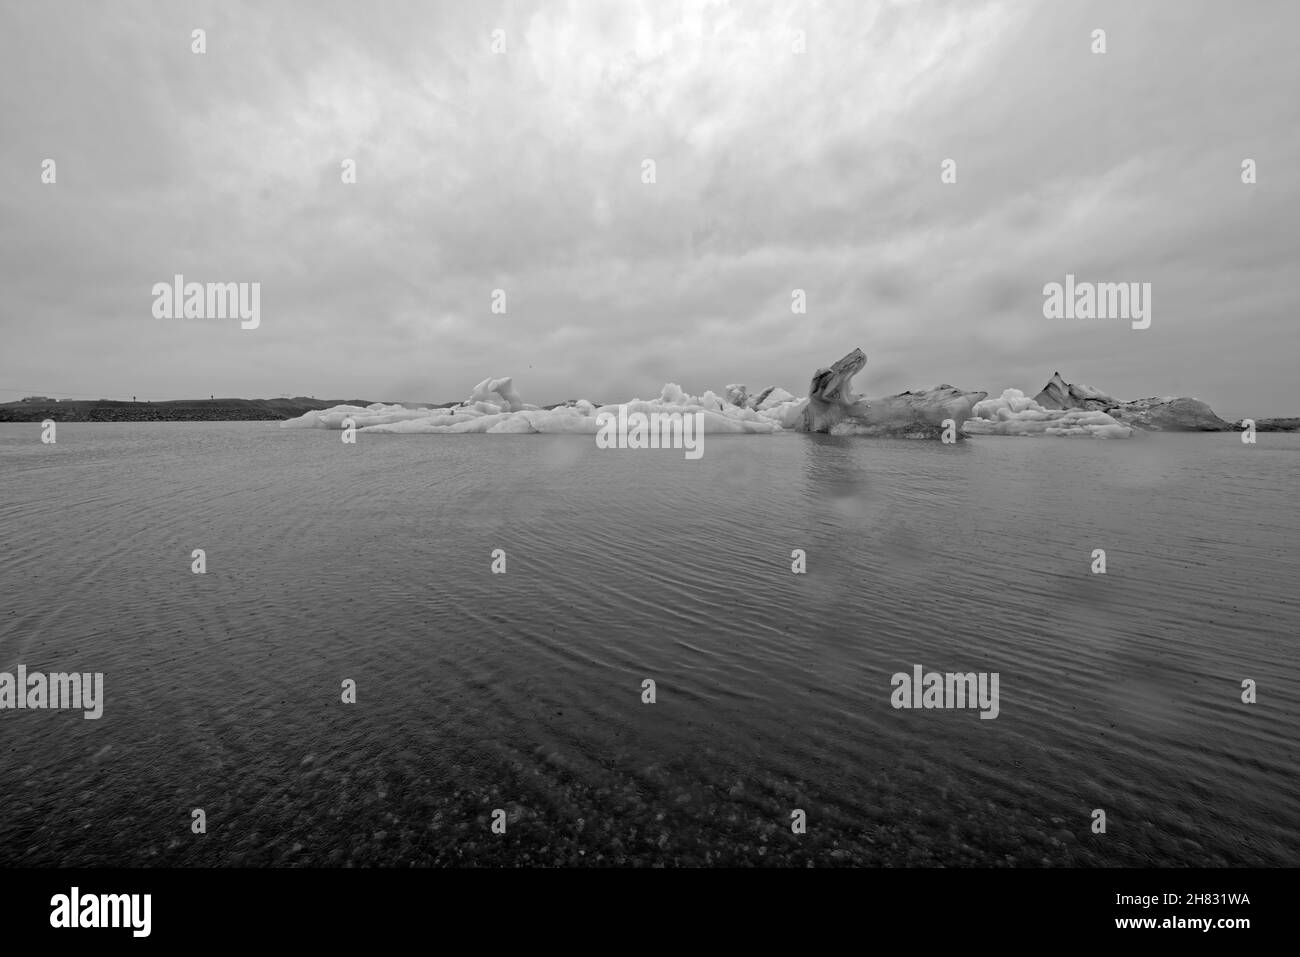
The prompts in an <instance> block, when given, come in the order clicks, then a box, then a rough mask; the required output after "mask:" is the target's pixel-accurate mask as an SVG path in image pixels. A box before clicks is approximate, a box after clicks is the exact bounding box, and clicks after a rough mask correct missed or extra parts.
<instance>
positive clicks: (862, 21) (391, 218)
mask: <svg viewBox="0 0 1300 957" xmlns="http://www.w3.org/2000/svg"><path fill="white" fill-rule="evenodd" d="M0 20H2V21H3V24H4V26H3V29H0V282H2V283H3V289H4V296H3V299H2V300H0V343H3V345H2V346H0V389H4V390H6V391H4V392H0V401H12V400H13V399H16V398H19V397H21V395H23V394H29V393H32V392H35V393H41V394H48V395H56V396H61V395H67V396H68V397H79V396H83V397H89V398H97V397H100V396H106V397H128V398H129V397H130V396H131V395H137V396H139V397H140V398H152V399H163V398H179V397H192V396H207V395H209V394H216V395H225V396H232V395H240V396H250V397H252V396H275V395H280V394H288V395H300V394H301V395H315V396H318V397H330V398H350V397H361V398H366V399H374V400H384V399H396V400H409V401H446V400H451V399H458V398H463V397H464V396H465V395H467V394H468V392H469V390H470V388H471V387H472V386H473V385H474V383H475V382H477V381H479V380H480V379H482V378H485V377H487V376H500V375H511V376H514V378H515V382H516V386H517V388H518V389H519V391H520V393H521V394H522V395H523V397H524V398H525V400H527V401H532V402H539V403H541V402H552V401H558V400H560V399H564V398H569V397H587V398H592V399H596V400H600V401H610V402H613V401H620V400H623V399H628V398H631V397H633V396H640V397H646V396H649V395H652V394H657V393H658V391H659V389H660V387H661V386H662V385H663V383H665V382H668V381H672V382H677V383H679V384H680V385H682V386H683V387H684V388H686V389H687V390H688V391H691V392H697V393H698V392H702V391H703V390H704V389H707V388H713V389H715V390H717V391H721V388H722V386H724V385H725V384H727V383H731V382H746V383H748V384H750V385H751V387H754V388H761V387H763V386H766V385H771V384H778V385H782V386H784V387H785V388H787V389H789V390H791V391H793V392H795V393H797V394H800V395H802V394H804V393H805V391H806V389H807V384H808V379H809V377H810V376H811V374H812V372H813V371H814V370H815V369H816V368H817V367H818V366H824V365H828V364H829V363H830V362H831V361H833V360H835V359H837V358H839V357H840V356H841V355H843V354H844V353H846V352H848V351H849V350H851V349H852V348H854V347H861V348H862V349H863V350H864V351H865V352H866V353H867V356H868V364H867V367H866V370H865V372H864V373H863V374H861V375H860V376H859V377H858V378H857V380H856V383H855V384H856V387H857V388H858V389H859V390H860V391H862V392H865V393H866V394H867V395H883V394H887V393H893V392H898V391H901V390H903V389H909V388H921V387H928V386H932V385H935V384H937V383H939V382H948V383H952V384H954V385H957V386H960V387H963V388H969V389H985V390H989V391H992V392H999V391H1001V389H1003V388H1005V387H1007V386H1015V387H1018V388H1022V389H1025V390H1026V391H1029V392H1030V393H1031V394H1032V393H1033V392H1034V391H1036V390H1037V389H1038V388H1040V387H1041V386H1042V385H1043V383H1044V382H1045V381H1046V380H1047V378H1048V377H1049V376H1050V375H1051V374H1052V373H1053V372H1054V371H1057V370H1059V371H1060V372H1061V374H1062V375H1063V376H1064V377H1065V378H1066V379H1067V380H1069V381H1072V382H1080V383H1087V384H1090V385H1093V386H1096V387H1098V388H1101V389H1103V390H1105V391H1107V392H1110V393H1112V394H1114V395H1116V396H1118V397H1121V398H1137V397H1141V396H1147V395H1192V396H1197V397H1199V398H1202V399H1204V400H1206V401H1207V402H1209V403H1210V404H1211V405H1212V406H1213V407H1214V408H1215V410H1216V411H1217V412H1219V413H1220V414H1221V415H1223V416H1225V417H1228V418H1238V417H1241V416H1247V415H1297V414H1300V402H1297V400H1296V399H1295V398H1294V392H1295V390H1294V386H1293V384H1292V380H1291V378H1290V376H1291V374H1292V372H1293V368H1294V364H1295V356H1296V354H1297V349H1296V344H1297V342H1300V335H1298V334H1297V331H1296V328H1295V322H1296V308H1295V306H1296V295H1295V291H1294V290H1295V287H1294V284H1293V281H1292V279H1291V274H1292V273H1293V272H1294V271H1295V263H1296V261H1297V259H1298V258H1300V256H1298V255H1297V254H1298V253H1300V229H1297V225H1296V224H1297V211H1298V210H1300V204H1298V202H1297V201H1298V199H1300V191H1298V190H1297V182H1296V170H1297V164H1298V163H1300V156H1298V155H1297V145H1298V142H1300V107H1298V105H1297V100H1298V99H1300V98H1298V97H1297V96H1296V70H1297V68H1296V54H1295V37H1296V35H1297V29H1298V28H1300V8H1298V7H1295V6H1294V5H1293V4H1289V3H1282V2H1234V3H1228V2H1174V0H1153V2H1149V3H1136V4H1135V3H1130V2H1119V3H1097V2H1059V3H1058V2H1053V3H1034V2H1027V0H1016V2H984V0H960V2H956V0H954V2H906V3H897V2H879V3H875V2H865V0H858V2H844V3H780V2H775V3H769V2H762V0H754V2H744V3H739V2H736V3H726V2H698V3H695V2H691V3H679V2H672V0H641V2H635V0H604V2H570V3H563V2H543V0H539V2H528V3H525V2H504V3H501V2H483V3H474V2H464V3H435V2H420V3H405V2H394V0H374V2H373V3H367V4H360V3H338V4H324V3H305V2H304V3H297V2H275V3H262V4H235V3H202V4H192V3H185V2H167V3H162V2H158V3H152V2H150V3H114V4H112V5H111V6H109V5H103V4H89V3H84V4H83V3H61V2H60V3H38V2H28V0H0ZM199 27H201V28H203V29H204V30H205V31H206V34H207V36H206V42H207V50H206V52H205V53H203V54H202V55H198V54H194V53H192V52H191V31H192V30H193V29H194V28H199ZM1097 28H1101V29H1104V30H1105V31H1106V48H1107V50H1106V53H1105V54H1095V53H1093V52H1092V50H1091V47H1092V43H1093V40H1092V31H1093V30H1094V29H1097ZM494 30H501V31H503V36H504V42H505V51H504V52H502V53H496V52H493V49H492V43H493V31H494ZM799 31H802V36H803V38H804V41H803V42H804V44H805V48H804V50H803V52H797V51H796V50H795V46H796V44H797V42H798V40H799V37H800V33H799ZM1246 158H1250V159H1253V160H1255V162H1256V164H1257V170H1258V173H1257V176H1258V182H1257V183H1256V184H1255V185H1245V184H1243V183H1242V181H1241V164H1242V161H1243V160H1244V159H1246ZM45 159H54V160H55V162H56V163H57V182H56V183H55V184H52V185H50V184H44V183H42V182H41V169H42V166H41V164H42V162H43V161H44V160H45ZM345 159H352V160H354V161H355V163H356V171H357V172H356V179H357V182H356V183H355V184H345V183H343V182H342V177H341V175H340V173H341V163H342V162H343V161H344V160H345ZM646 159H651V160H653V161H654V163H655V182H654V183H653V184H647V183H644V182H643V181H642V171H643V161H644V160H646ZM946 159H952V160H954V161H955V163H956V174H957V175H956V178H957V181H956V183H943V182H941V178H940V165H941V163H942V162H943V161H944V160H946ZM177 273H180V274H183V275H184V276H185V278H186V279H187V280H192V281H200V282H207V281H221V282H259V283H260V284H261V325H260V326H259V328H257V329H251V330H243V329H241V328H240V327H239V323H238V321H236V320H200V319H190V320H184V319H157V318H154V316H153V313H152V306H153V295H152V292H151V290H152V287H153V285H154V284H155V283H157V282H168V281H170V280H171V277H172V276H173V275H174V274H177ZM1067 273H1072V274H1074V275H1075V276H1076V277H1077V278H1078V279H1079V280H1090V281H1095V282H1111V281H1114V282H1120V281H1124V282H1128V281H1133V282H1149V283H1151V285H1152V322H1151V327H1150V328H1149V329H1145V330H1134V329H1132V328H1131V326H1130V323H1129V322H1127V321H1124V320H1116V319H1106V320H1103V319H1094V320H1077V319H1076V320H1069V319H1047V318H1045V317H1044V315H1043V286H1044V284H1046V283H1049V282H1054V281H1056V282H1059V281H1063V280H1064V278H1065V275H1066V274H1067ZM498 288H499V289H503V290H504V291H505V293H506V297H507V298H506V309H507V311H506V313H505V314H504V315H501V314H494V313H493V312H492V309H491V305H492V291H493V290H494V289H498ZM794 289H802V290H805V292H806V297H807V312H806V314H802V315H799V314H793V313H792V311H791V293H792V290H794Z"/></svg>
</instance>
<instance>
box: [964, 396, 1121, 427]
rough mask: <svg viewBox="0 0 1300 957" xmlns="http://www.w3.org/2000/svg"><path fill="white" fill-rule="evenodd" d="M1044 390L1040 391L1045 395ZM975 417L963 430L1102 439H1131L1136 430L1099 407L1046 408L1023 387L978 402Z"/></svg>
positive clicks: (969, 420) (967, 422)
mask: <svg viewBox="0 0 1300 957" xmlns="http://www.w3.org/2000/svg"><path fill="white" fill-rule="evenodd" d="M1041 394H1042V393H1040V395H1041ZM972 411H973V413H974V417H973V418H970V419H968V420H967V421H966V423H965V424H964V425H963V426H962V430H963V431H964V432H966V434H967V435H1059V436H1088V437H1091V438H1098V439H1127V438H1131V437H1132V435H1133V430H1132V429H1131V428H1129V427H1128V426H1127V425H1123V424H1121V423H1120V422H1117V421H1116V420H1115V419H1113V418H1111V416H1109V415H1107V414H1106V413H1105V412H1102V411H1099V410H1097V409H1056V408H1044V406H1043V405H1041V404H1040V403H1039V402H1038V401H1037V400H1035V399H1031V398H1029V397H1028V396H1027V395H1025V394H1024V393H1023V392H1021V391H1020V390H1019V389H1006V390H1004V391H1003V393H1002V394H1001V395H1000V396H997V397H996V398H992V399H984V400H983V401H981V402H977V403H975V406H974V408H973V410H972Z"/></svg>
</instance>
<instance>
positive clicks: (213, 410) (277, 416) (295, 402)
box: [0, 396, 370, 422]
mask: <svg viewBox="0 0 1300 957" xmlns="http://www.w3.org/2000/svg"><path fill="white" fill-rule="evenodd" d="M336 405H363V406H364V405H370V402H369V401H367V400H364V399H309V398H306V397H305V396H299V397H297V398H293V399H174V400H172V401H168V402H125V401H121V400H114V399H92V400H89V401H78V400H65V401H60V402H7V403H4V404H3V405H0V422H43V421H45V420H46V419H52V420H53V421H55V422H238V421H259V420H260V421H276V420H283V419H292V418H295V417H296V416H299V415H304V414H305V413H307V412H312V411H319V410H321V409H328V408H331V407H333V406H336Z"/></svg>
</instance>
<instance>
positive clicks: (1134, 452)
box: [0, 422, 1300, 866]
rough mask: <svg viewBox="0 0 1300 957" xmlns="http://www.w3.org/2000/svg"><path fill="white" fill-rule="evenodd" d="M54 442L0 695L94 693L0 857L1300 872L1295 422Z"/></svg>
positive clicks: (124, 432) (21, 529)
mask: <svg viewBox="0 0 1300 957" xmlns="http://www.w3.org/2000/svg"><path fill="white" fill-rule="evenodd" d="M39 434H40V428H39V426H38V425H34V424H33V425H4V426H0V489H2V490H3V492H2V493H0V516H2V517H3V521H2V522H0V530H2V532H0V581H2V583H3V594H4V604H3V608H2V610H0V671H10V672H12V671H13V670H14V669H15V668H16V667H17V665H19V664H22V665H25V666H26V667H27V668H28V669H29V670H30V671H37V670H40V671H47V672H48V671H74V670H75V671H80V672H102V673H103V674H104V676H105V677H104V687H105V701H104V713H103V717H102V718H100V719H99V720H86V719H84V718H83V717H82V716H81V714H80V712H70V711H53V710H3V711H0V807H2V808H3V813H2V814H0V861H2V862H3V863H4V864H7V865H128V866H135V865H276V866H292V865H340V866H341V865H380V866H409V865H417V866H418V865H445V864H456V865H471V866H472V865H485V866H498V865H504V866H514V865H520V864H523V865H529V864H534V865H535V864H542V865H551V864H560V865H603V864H616V863H618V864H622V863H631V864H638V865H647V866H648V865H660V864H662V865H668V866H673V865H695V864H731V865H741V866H767V865H774V864H775V865H793V866H834V865H844V864H856V865H866V866H876V865H932V864H945V865H1025V866H1047V865H1052V866H1058V865H1060V866H1069V865H1083V866H1091V865H1112V866H1128V865H1168V866H1184V865H1210V866H1215V865H1250V864H1263V865H1293V866H1294V865H1297V864H1300V775H1298V774H1297V772H1298V771H1300V696H1298V695H1297V688H1300V664H1298V662H1297V658H1298V656H1297V642H1300V629H1298V626H1300V611H1298V609H1297V605H1296V582H1297V581H1298V580H1300V547H1298V546H1297V543H1298V542H1300V517H1298V516H1297V511H1296V508H1295V501H1296V490H1297V483H1296V476H1297V472H1298V471H1300V436H1296V435H1269V434H1261V435H1260V436H1259V441H1258V444H1256V445H1254V446H1248V445H1243V444H1242V443H1241V441H1240V437H1239V436H1238V435H1236V434H1210V435H1160V436H1152V437H1149V438H1146V439H1142V440H1132V441H1102V440H1087V439H1079V440H1069V439H1050V438H1036V439H1021V438H1001V437H979V438H976V439H972V440H970V441H968V442H965V443H961V444H959V445H956V446H946V445H943V444H941V443H938V442H930V441H910V442H909V441H888V440H878V439H863V438H851V437H845V438H840V437H832V436H811V435H796V434H786V435H772V436H712V435H711V436H708V437H707V442H706V445H705V454H704V455H703V457H702V458H700V459H699V460H698V461H690V460H687V459H686V458H685V457H684V456H683V455H682V453H681V452H680V451H670V450H664V451H628V450H624V451H614V450H599V449H597V448H596V447H595V444H594V442H593V440H592V437H591V436H581V435H552V436H548V435H520V436H515V435H507V436H484V435H465V436H399V435H371V434H365V433H362V434H361V435H360V436H359V437H358V442H357V444H356V445H355V446H348V445H344V444H343V443H342V442H341V441H340V433H338V432H327V431H320V430H309V431H289V430H281V429H279V428H277V427H276V424H275V423H247V422H245V423H148V424H75V423H68V424H61V425H60V426H59V427H58V442H57V444H56V445H53V446H47V445H42V444H41V443H40V441H39ZM196 548H201V549H203V550H204V551H205V553H206V573H205V574H203V575H197V574H193V573H192V571H191V564H192V558H191V554H192V552H193V550H194V549H196ZM1099 548H1100V549H1104V550H1105V552H1106V574H1104V575H1098V574H1093V573H1092V571H1091V567H1092V565H1093V558H1092V553H1093V550H1094V549H1099ZM494 549H502V550H504V552H505V556H506V557H505V561H506V573H505V574H493V573H492V552H493V550H494ZM794 549H803V550H804V551H805V553H806V555H807V572H806V574H803V575H796V574H793V573H792V571H791V564H792V558H791V553H792V551H793V550H794ZM917 664H919V665H922V666H923V667H924V668H925V669H926V670H936V671H940V672H948V671H957V672H967V671H975V672H990V673H991V672H996V673H998V675H999V676H1000V709H999V714H998V716H997V718H996V719H994V720H981V719H980V717H979V714H978V712H977V711H973V710H899V709H895V708H893V707H892V706H891V703H890V698H891V690H892V688H891V675H893V674H894V673H896V672H908V673H910V672H911V670H912V668H913V666H914V665H917ZM647 678H649V679H652V680H654V681H655V682H656V701H655V703H654V704H646V703H643V701H642V682H643V681H644V680H645V679H647ZM344 679H352V680H354V681H355V682H356V687H357V692H356V697H357V701H356V703H355V704H344V703H343V702H342V701H341V685H342V682H343V681H344ZM1245 679H1251V680H1253V681H1255V682H1256V685H1257V689H1258V690H1257V695H1258V701H1257V702H1256V703H1255V704H1244V703H1243V702H1242V700H1241V695H1242V682H1243V680H1245ZM196 808H202V809H203V810H204V812H205V815H206V821H207V833H206V834H202V835H197V834H194V833H192V832H191V820H192V817H191V815H192V811H193V810H194V809H196ZM497 808H500V809H502V810H504V811H505V812H506V825H507V826H506V832H505V833H504V834H494V833H493V832H492V830H491V827H490V824H491V820H492V812H493V810H494V809H497ZM796 808H798V809H802V810H804V811H805V812H806V815H807V833H806V834H802V835H796V834H794V833H792V831H791V827H790V821H791V817H790V815H791V812H792V811H793V810H794V809H796ZM1094 809H1103V810H1105V812H1106V815H1107V828H1106V833H1105V834H1094V833H1093V832H1092V830H1091V825H1092V821H1093V817H1092V812H1093V811H1094Z"/></svg>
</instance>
